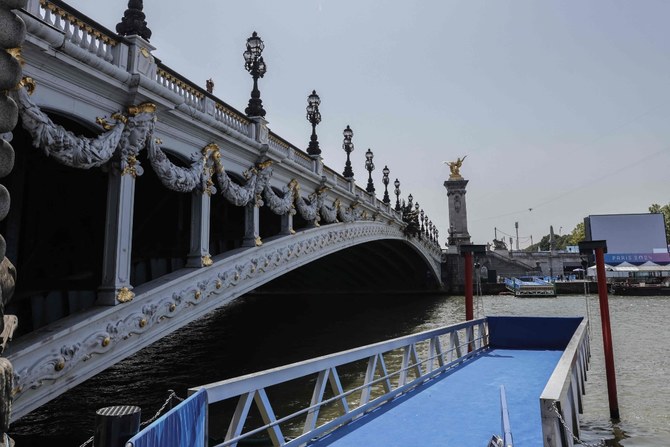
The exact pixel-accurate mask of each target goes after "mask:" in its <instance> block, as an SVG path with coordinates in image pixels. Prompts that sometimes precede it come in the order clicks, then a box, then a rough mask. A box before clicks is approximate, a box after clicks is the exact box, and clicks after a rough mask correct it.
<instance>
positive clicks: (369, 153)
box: [365, 148, 375, 194]
mask: <svg viewBox="0 0 670 447" xmlns="http://www.w3.org/2000/svg"><path fill="white" fill-rule="evenodd" d="M374 157H375V154H373V153H372V151H371V150H370V149H369V148H368V151H367V152H366V153H365V169H367V171H368V186H367V187H366V188H365V190H366V191H367V192H368V193H369V194H374V193H375V185H374V183H372V171H374V170H375V164H374V163H373V162H372V159H373V158H374Z"/></svg>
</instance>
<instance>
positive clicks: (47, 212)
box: [2, 0, 440, 420]
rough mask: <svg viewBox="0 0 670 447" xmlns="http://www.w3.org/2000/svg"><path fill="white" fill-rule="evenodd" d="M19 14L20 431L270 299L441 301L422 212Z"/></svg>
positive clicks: (122, 55)
mask: <svg viewBox="0 0 670 447" xmlns="http://www.w3.org/2000/svg"><path fill="white" fill-rule="evenodd" d="M19 14H20V15H21V17H22V18H23V20H24V21H25V24H26V29H27V36H26V39H25V42H24V45H23V47H22V49H21V54H15V57H16V58H20V59H21V60H22V61H23V62H24V66H23V73H24V75H25V77H24V81H23V85H22V86H21V87H20V88H18V89H17V90H14V91H13V92H11V94H10V96H11V97H12V98H13V99H14V100H15V101H16V103H17V104H18V106H19V115H20V117H19V118H20V125H19V126H17V128H16V129H15V130H14V132H13V134H12V135H11V138H12V145H13V146H14V147H15V148H17V150H16V163H15V169H14V171H13V172H12V175H11V176H10V177H9V180H8V189H10V191H11V192H12V207H11V210H10V212H9V215H8V217H7V219H6V220H5V221H4V222H3V225H4V227H3V229H2V234H3V235H4V236H5V239H6V240H7V257H8V258H10V260H11V261H12V262H13V263H14V264H15V265H16V266H17V270H18V280H17V284H16V295H15V298H14V300H13V302H12V303H11V305H10V307H9V309H8V311H9V312H10V313H16V314H18V316H19V327H20V328H22V332H21V333H20V334H19V336H18V337H15V340H14V341H13V342H12V343H11V344H10V346H9V349H8V350H7V351H6V352H5V355H6V356H7V357H8V358H9V359H10V360H11V362H12V364H13V365H14V371H15V377H14V379H15V383H14V400H13V414H12V418H13V419H14V420H15V419H17V418H20V417H22V416H23V415H25V414H27V413H28V412H30V411H32V410H34V409H35V408H37V407H39V406H40V405H43V404H44V403H46V402H48V401H49V400H51V399H53V398H54V397H56V396H58V395H59V394H61V393H63V392H65V391H67V390H68V389H70V388H72V387H74V386H75V385H77V384H78V383H81V382H82V381H84V380H86V379H87V378H89V377H91V376H93V375H95V374H96V373H98V372H100V371H102V370H103V369H105V368H107V367H109V366H111V365H112V364H114V363H116V362H118V361H119V360H121V359H123V358H125V357H127V356H129V355H131V354H133V353H135V352H137V351H138V350H140V349H142V348H143V347H146V346H147V345H149V344H151V343H153V342H154V341H156V340H158V339H159V338H161V337H163V336H165V335H167V334H169V333H171V332H173V331H175V330H176V329H178V328H180V327H182V326H184V325H186V324H188V323H189V322H191V321H193V320H195V319H197V318H199V317H201V316H203V315H205V314H206V313H208V312H210V311H212V310H213V309H215V308H217V307H219V306H222V305H224V304H226V303H228V302H230V301H231V300H234V299H235V298H237V297H240V296H242V295H244V294H245V293H248V292H250V291H252V290H255V289H258V288H262V287H268V288H272V285H273V284H274V287H275V288H276V287H281V288H286V287H289V288H291V287H296V286H298V285H299V286H302V288H303V289H305V288H307V289H310V288H316V287H317V286H318V285H321V286H323V284H325V283H326V282H328V281H329V282H331V283H333V284H337V285H338V287H339V289H340V290H341V291H343V292H344V291H348V290H360V289H361V288H365V287H375V288H377V289H378V288H379V287H380V286H381V285H382V284H383V285H384V287H386V289H398V290H403V289H404V290H407V289H409V288H415V287H418V285H425V283H426V282H432V283H433V284H435V285H437V284H438V283H439V278H440V248H439V244H438V240H437V232H436V231H433V230H434V229H433V228H428V227H427V226H424V224H423V222H419V223H418V225H417V220H416V218H417V213H416V212H415V211H414V210H412V209H411V205H410V206H409V207H408V208H407V210H405V212H403V211H402V210H396V209H395V207H393V206H392V205H391V204H389V203H384V202H383V201H380V200H377V198H376V197H375V196H374V195H372V194H369V193H367V192H366V191H365V190H363V189H361V188H360V187H358V186H356V185H355V183H354V181H353V178H344V177H343V176H341V175H339V174H337V173H336V172H335V171H333V170H332V169H330V168H328V167H326V166H324V165H323V162H322V159H321V157H320V156H318V155H317V156H313V155H312V156H310V155H308V154H306V153H305V152H303V151H302V150H300V149H298V148H297V147H295V146H293V145H292V144H290V143H288V142H287V141H285V140H284V139H282V138H281V137H280V136H278V135H277V134H275V133H274V132H272V131H271V130H270V129H269V128H268V126H267V121H265V119H264V118H262V117H248V116H245V115H244V114H242V113H240V112H238V111H237V110H235V109H234V108H232V107H230V106H229V105H227V104H226V103H224V102H223V101H221V100H220V99H218V98H217V97H215V96H214V95H213V94H211V93H210V92H207V91H205V90H203V89H201V88H200V87H198V86H197V85H195V84H193V83H191V82H190V81H188V80H187V79H185V78H184V77H182V76H180V75H179V74H177V73H175V72H174V71H172V70H170V69H169V68H168V67H167V66H165V65H163V64H162V63H160V62H158V61H157V60H156V59H155V58H154V57H153V56H152V54H151V52H152V51H153V49H154V48H153V47H152V46H151V45H150V44H149V43H148V42H147V41H146V40H144V39H143V38H142V37H140V36H129V37H121V36H119V35H117V34H115V33H113V32H111V31H109V30H107V29H105V28H104V27H102V26H100V25H98V24H97V23H95V22H92V21H91V20H90V19H88V18H87V17H85V16H81V15H79V14H78V13H77V11H75V10H72V9H71V8H68V7H67V6H66V5H64V4H62V3H60V2H51V1H49V0H41V1H39V0H30V1H29V2H28V6H27V7H26V10H25V11H21V12H19ZM32 146H35V147H36V148H37V149H35V148H34V147H32ZM370 259H374V260H375V262H374V263H370V262H369V261H370ZM375 269H376V270H375ZM332 272H336V273H337V274H335V275H333V274H332ZM427 280H428V281H427ZM331 289H332V288H331Z"/></svg>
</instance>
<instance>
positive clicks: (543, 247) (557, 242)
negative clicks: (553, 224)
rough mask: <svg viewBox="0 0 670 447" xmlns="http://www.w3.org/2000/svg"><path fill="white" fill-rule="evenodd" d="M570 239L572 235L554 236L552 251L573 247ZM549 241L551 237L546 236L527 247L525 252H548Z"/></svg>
mask: <svg viewBox="0 0 670 447" xmlns="http://www.w3.org/2000/svg"><path fill="white" fill-rule="evenodd" d="M582 225H583V224H582ZM571 237H572V234H564V235H559V234H554V250H565V247H567V246H568V245H574V244H572V243H571V242H570V241H571V240H572V239H571ZM550 239H551V235H549V234H547V235H546V236H544V237H543V238H542V239H540V242H538V243H536V244H533V245H531V246H529V247H528V248H526V250H525V251H538V250H539V251H549V250H550V245H551V240H550Z"/></svg>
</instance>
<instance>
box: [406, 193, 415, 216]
mask: <svg viewBox="0 0 670 447" xmlns="http://www.w3.org/2000/svg"><path fill="white" fill-rule="evenodd" d="M413 200H414V196H413V195H412V194H410V195H408V196H407V209H406V210H405V211H407V212H410V211H412V201H413Z"/></svg>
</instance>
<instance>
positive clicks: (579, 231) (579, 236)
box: [568, 221, 586, 245]
mask: <svg viewBox="0 0 670 447" xmlns="http://www.w3.org/2000/svg"><path fill="white" fill-rule="evenodd" d="M585 238H586V232H585V231H584V222H583V221H582V222H579V223H578V224H577V226H576V227H575V228H574V230H572V233H570V242H569V243H568V245H577V244H579V243H580V242H581V241H583V240H584V239H585Z"/></svg>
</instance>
